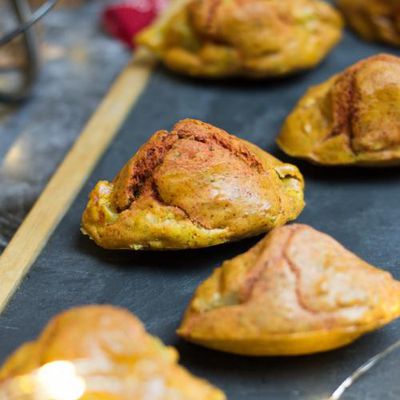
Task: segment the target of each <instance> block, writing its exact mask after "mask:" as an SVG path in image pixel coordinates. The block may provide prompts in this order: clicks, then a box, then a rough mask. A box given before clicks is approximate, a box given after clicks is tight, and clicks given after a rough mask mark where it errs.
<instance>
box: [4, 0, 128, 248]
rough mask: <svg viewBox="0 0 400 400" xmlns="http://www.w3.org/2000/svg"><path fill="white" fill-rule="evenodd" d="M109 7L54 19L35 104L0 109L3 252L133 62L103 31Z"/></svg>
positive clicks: (57, 13)
mask: <svg viewBox="0 0 400 400" xmlns="http://www.w3.org/2000/svg"><path fill="white" fill-rule="evenodd" d="M107 2H108V3H109V2H110V1H109V0H108V1H105V0H96V1H91V2H88V3H85V4H84V5H83V6H82V7H80V8H74V7H73V8H58V9H56V10H54V11H52V12H51V13H50V14H48V15H47V16H46V18H45V20H44V21H43V24H42V27H41V29H40V32H39V33H40V35H41V36H42V54H43V58H44V61H45V62H44V65H43V69H42V73H41V76H40V78H39V81H38V82H37V85H36V87H35V91H34V95H33V97H32V98H31V99H30V100H29V101H27V102H26V103H24V104H23V105H21V106H19V107H16V108H9V107H5V106H4V105H3V106H2V105H0V251H1V250H2V249H3V248H4V246H5V245H6V244H7V243H8V241H9V239H10V238H11V236H12V234H13V233H14V232H15V230H16V229H17V227H18V226H19V224H20V223H21V221H22V220H23V218H24V217H25V215H26V213H27V212H28V211H29V209H30V208H31V206H32V204H33V203H34V201H35V199H36V198H37V196H38V195H39V194H40V192H41V190H42V189H43V186H44V185H45V184H46V182H47V181H48V179H49V177H50V176H51V174H52V173H53V172H54V170H55V168H56V167H57V165H58V164H59V163H60V161H61V160H62V159H63V157H64V155H65V153H66V152H67V150H68V149H69V148H70V146H71V144H72V143H73V141H74V140H75V139H76V137H77V136H78V135H79V133H80V131H81V129H82V127H83V126H84V124H85V122H86V120H87V119H88V118H89V117H90V115H91V114H92V112H93V111H94V110H95V108H96V105H97V104H98V102H99V101H100V100H101V98H102V97H103V96H104V94H105V93H106V92H107V89H108V87H109V85H110V83H111V82H112V80H113V79H114V78H115V76H116V75H117V74H118V73H119V71H120V70H121V68H122V67H123V65H124V64H125V63H126V62H127V60H128V59H129V57H130V53H129V51H128V50H126V49H124V48H123V47H122V45H120V44H119V43H118V42H116V41H114V40H113V39H111V38H109V37H107V36H106V35H105V34H104V33H103V32H102V31H101V30H100V28H99V12H100V10H101V9H102V7H103V6H104V5H105V4H106V3H107ZM4 19H5V17H4V14H0V30H1V26H2V25H1V21H2V20H4ZM1 51H2V50H1V49H0V53H1ZM0 84H1V74H0Z"/></svg>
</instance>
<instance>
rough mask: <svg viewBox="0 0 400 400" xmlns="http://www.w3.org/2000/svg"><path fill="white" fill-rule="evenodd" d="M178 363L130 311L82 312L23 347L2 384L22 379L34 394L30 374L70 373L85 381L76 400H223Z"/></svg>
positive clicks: (61, 318)
mask: <svg viewBox="0 0 400 400" xmlns="http://www.w3.org/2000/svg"><path fill="white" fill-rule="evenodd" d="M177 360H178V354H177V352H176V350H175V349H174V348H172V347H166V346H164V345H163V344H162V343H161V341H160V340H159V339H157V338H155V337H152V336H150V335H149V334H148V333H146V331H145V329H144V327H143V325H142V324H141V322H140V321H139V320H138V319H137V318H136V317H134V316H133V315H132V314H131V313H129V312H128V311H126V310H123V309H120V308H116V307H111V306H85V307H79V308H75V309H71V310H69V311H66V312H63V313H62V314H60V315H58V316H56V317H55V318H54V319H53V320H52V321H51V322H50V323H49V324H48V325H47V327H46V328H45V329H44V331H43V332H42V334H41V335H40V336H39V338H38V339H37V340H35V341H33V342H30V343H26V344H24V345H23V346H21V347H20V348H19V349H18V350H17V351H16V352H15V353H14V354H13V355H12V356H11V357H10V358H9V359H8V360H7V361H6V363H5V364H4V365H3V367H2V368H1V369H0V383H5V384H7V382H9V380H10V379H12V378H16V377H20V378H21V385H22V383H24V385H25V387H27V385H28V384H29V387H32V388H34V387H35V384H36V385H39V384H40V383H41V381H39V380H38V381H36V380H35V376H36V375H35V374H30V373H31V372H33V371H37V372H35V373H38V374H39V375H40V372H41V371H43V372H45V371H46V372H47V373H49V372H52V374H47V375H48V376H53V378H52V379H53V380H54V379H55V378H54V374H56V372H57V371H58V369H60V367H63V368H62V370H63V371H65V370H66V369H67V370H68V368H67V367H71V368H72V370H73V371H75V374H76V375H77V376H79V377H82V378H84V382H85V386H86V387H85V390H84V394H83V397H80V398H85V399H86V398H87V399H89V398H90V399H91V400H97V399H98V400H106V399H110V400H123V399H135V400H146V399H150V398H151V399H152V400H180V399H181V400H225V396H224V394H223V393H222V392H221V391H219V390H218V389H216V388H214V387H212V386H211V385H210V384H208V383H207V382H206V381H203V380H201V379H198V378H196V377H194V376H192V375H191V374H190V373H189V372H187V371H186V370H185V369H184V368H182V367H180V366H179V365H178V364H177ZM60 362H61V363H60ZM68 362H73V363H70V364H68ZM38 368H39V369H38ZM37 369H38V370H37ZM60 373H61V372H60ZM29 374H30V375H29ZM42 375H44V374H42ZM60 378H61V379H62V378H63V377H62V376H60ZM17 379H18V378H17ZM29 379H31V380H32V381H30V380H29ZM29 382H30V383H29ZM71 382H72V383H73V382H74V381H73V380H71ZM50 383H51V382H50ZM52 386H54V382H53V385H52ZM36 389H37V390H38V391H40V389H41V387H39V386H38V387H37V388H36ZM60 390H61V389H60Z"/></svg>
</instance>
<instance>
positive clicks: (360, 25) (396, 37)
mask: <svg viewBox="0 0 400 400" xmlns="http://www.w3.org/2000/svg"><path fill="white" fill-rule="evenodd" d="M338 6H339V7H340V9H341V11H342V12H343V14H344V16H345V17H346V20H347V22H348V23H349V25H350V26H351V27H352V28H353V29H354V30H355V31H356V32H357V33H359V34H360V35H361V36H362V37H363V38H364V39H367V40H371V41H380V42H385V43H389V44H392V45H394V46H400V2H399V1H398V0H338Z"/></svg>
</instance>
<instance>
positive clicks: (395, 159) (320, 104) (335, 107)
mask: <svg viewBox="0 0 400 400" xmlns="http://www.w3.org/2000/svg"><path fill="white" fill-rule="evenodd" d="M277 143H278V145H279V146H280V147H281V149H282V150H283V151H285V152H286V153H287V154H289V155H291V156H294V157H301V158H305V159H308V160H310V161H312V162H315V163H319V164H325V165H353V164H359V165H367V166H386V165H398V164H400V58H398V57H395V56H390V55H386V54H381V55H378V56H374V57H371V58H367V59H366V60H363V61H360V62H358V63H357V64H355V65H353V66H352V67H350V68H348V69H346V70H345V71H344V72H342V73H341V74H339V75H336V76H334V77H332V78H331V79H329V80H328V81H326V82H324V83H322V84H321V85H318V86H315V87H312V88H311V89H310V90H309V91H308V92H307V93H306V95H305V96H304V97H303V98H302V99H301V100H300V101H299V103H298V104H297V106H296V108H295V109H294V111H293V112H292V113H291V114H290V115H289V117H288V118H287V120H286V122H285V124H284V126H283V129H282V131H281V134H280V135H279V137H278V140H277Z"/></svg>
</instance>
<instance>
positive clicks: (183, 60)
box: [136, 0, 343, 78]
mask: <svg viewBox="0 0 400 400" xmlns="http://www.w3.org/2000/svg"><path fill="white" fill-rule="evenodd" d="M178 1H179V0H178ZM342 26H343V22H342V18H341V16H340V15H339V13H338V12H337V11H335V10H334V9H333V8H332V7H331V6H330V5H329V4H327V3H325V2H323V1H321V0H285V1H282V0H229V1H221V0H189V1H188V0H183V1H182V0H181V1H179V3H178V4H176V5H175V8H174V12H171V13H170V15H169V17H166V18H162V19H161V20H160V21H158V22H156V23H155V24H154V25H152V26H151V27H150V28H147V29H146V30H145V31H143V32H142V33H141V34H139V36H138V37H137V40H136V42H137V43H138V44H139V45H143V46H146V47H147V48H149V49H151V50H152V51H153V52H154V53H155V54H157V55H158V57H159V58H160V59H161V60H162V61H163V62H164V63H165V65H166V66H167V67H168V68H170V69H172V70H174V71H176V72H179V73H182V74H185V75H191V76H196V77H207V78H220V77H229V76H247V77H252V78H262V77H273V76H282V75H287V74H290V73H293V72H296V71H300V70H306V69H310V68H312V67H314V66H315V65H316V64H318V63H319V62H320V61H321V60H322V59H323V58H325V56H326V55H327V54H328V53H329V51H330V50H331V49H332V48H333V47H334V46H335V45H336V43H337V42H338V41H339V39H340V38H341V32H342Z"/></svg>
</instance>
